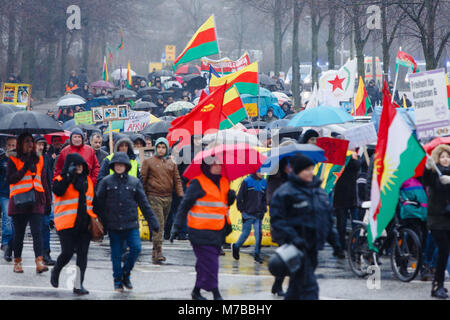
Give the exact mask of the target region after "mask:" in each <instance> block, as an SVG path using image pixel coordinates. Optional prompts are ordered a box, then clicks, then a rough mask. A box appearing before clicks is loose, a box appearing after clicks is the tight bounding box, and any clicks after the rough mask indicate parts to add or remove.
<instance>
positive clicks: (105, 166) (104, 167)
mask: <svg viewBox="0 0 450 320" xmlns="http://www.w3.org/2000/svg"><path fill="white" fill-rule="evenodd" d="M124 142H125V143H127V144H128V152H127V155H128V158H129V159H130V163H132V164H134V165H136V166H137V167H138V170H137V175H136V178H138V179H139V180H141V181H142V179H141V175H140V173H139V164H138V162H137V160H136V155H135V154H134V149H133V143H132V142H131V140H130V139H128V138H122V139H119V140H118V141H117V142H116V144H115V145H114V152H119V146H120V145H121V144H122V143H124ZM102 151H103V150H102ZM103 152H105V151H103ZM105 153H106V152H105ZM113 156H114V153H112V154H110V155H108V154H106V157H105V158H104V159H103V161H102V162H101V167H100V171H99V172H98V176H97V182H99V183H100V181H101V180H102V179H103V178H104V177H106V176H109V175H110V174H111V171H110V169H109V165H110V163H111V160H110V159H112V157H113ZM133 162H134V163H133Z"/></svg>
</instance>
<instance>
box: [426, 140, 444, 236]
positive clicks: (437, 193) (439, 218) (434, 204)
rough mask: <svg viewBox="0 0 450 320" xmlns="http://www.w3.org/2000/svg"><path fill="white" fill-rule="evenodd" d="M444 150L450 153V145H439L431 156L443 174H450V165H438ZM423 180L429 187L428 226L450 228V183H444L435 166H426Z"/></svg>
mask: <svg viewBox="0 0 450 320" xmlns="http://www.w3.org/2000/svg"><path fill="white" fill-rule="evenodd" d="M443 150H445V151H447V152H448V153H449V154H450V146H447V145H439V146H437V147H436V148H434V150H433V152H432V153H431V157H432V158H433V160H434V162H435V163H436V164H437V167H438V169H439V170H440V171H441V173H442V174H443V175H450V167H446V168H445V167H442V166H440V165H438V163H439V158H438V157H439V154H440V153H441V152H442V151H443ZM423 182H424V185H425V186H427V187H428V212H427V215H428V218H427V219H428V220H427V225H428V228H429V229H430V230H450V214H449V213H446V212H445V208H446V206H447V204H449V203H450V184H442V183H441V181H440V180H439V175H438V174H437V172H436V171H435V169H434V168H432V169H427V168H425V170H424V172H423Z"/></svg>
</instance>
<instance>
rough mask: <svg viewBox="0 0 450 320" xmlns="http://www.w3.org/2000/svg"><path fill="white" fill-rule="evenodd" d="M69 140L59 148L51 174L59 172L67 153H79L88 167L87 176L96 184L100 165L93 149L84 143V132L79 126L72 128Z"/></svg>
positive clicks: (57, 174) (58, 173) (55, 175)
mask: <svg viewBox="0 0 450 320" xmlns="http://www.w3.org/2000/svg"><path fill="white" fill-rule="evenodd" d="M69 142H70V144H69V145H68V146H66V147H65V148H63V149H62V150H61V153H60V154H59V156H58V159H57V160H56V165H55V172H54V174H53V176H54V177H57V176H59V175H60V174H61V170H62V168H63V166H64V162H65V161H66V157H67V155H68V154H71V153H79V154H80V155H81V156H82V157H83V159H84V160H85V161H86V163H87V165H88V167H89V177H90V178H91V180H92V182H93V183H94V186H95V185H96V184H97V175H98V172H99V170H100V165H99V164H98V161H97V157H96V155H95V151H94V149H92V147H90V146H88V145H85V144H84V133H83V131H82V130H81V129H79V128H75V129H73V131H72V133H71V134H70V139H69Z"/></svg>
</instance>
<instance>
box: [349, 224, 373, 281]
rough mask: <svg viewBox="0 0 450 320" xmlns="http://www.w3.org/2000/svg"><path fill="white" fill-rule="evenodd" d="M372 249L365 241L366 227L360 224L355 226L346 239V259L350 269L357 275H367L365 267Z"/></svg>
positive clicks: (368, 263)
mask: <svg viewBox="0 0 450 320" xmlns="http://www.w3.org/2000/svg"><path fill="white" fill-rule="evenodd" d="M371 255H372V251H370V250H369V245H368V243H367V229H366V227H364V226H362V225H358V226H356V227H355V228H354V229H353V230H352V232H351V234H350V237H349V239H348V245H347V259H348V262H349V265H350V268H351V269H352V271H353V272H354V273H355V274H356V275H357V276H358V277H364V276H366V275H367V268H368V267H369V266H370V265H371V263H370V261H371V260H370V259H371Z"/></svg>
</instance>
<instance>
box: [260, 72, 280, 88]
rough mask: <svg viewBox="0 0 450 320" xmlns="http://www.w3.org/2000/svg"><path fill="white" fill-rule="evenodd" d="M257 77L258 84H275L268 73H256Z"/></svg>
mask: <svg viewBox="0 0 450 320" xmlns="http://www.w3.org/2000/svg"><path fill="white" fill-rule="evenodd" d="M258 77H259V84H261V85H263V86H274V85H276V83H275V80H273V79H272V78H271V77H269V76H268V75H265V74H263V73H260V74H259V75H258Z"/></svg>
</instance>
